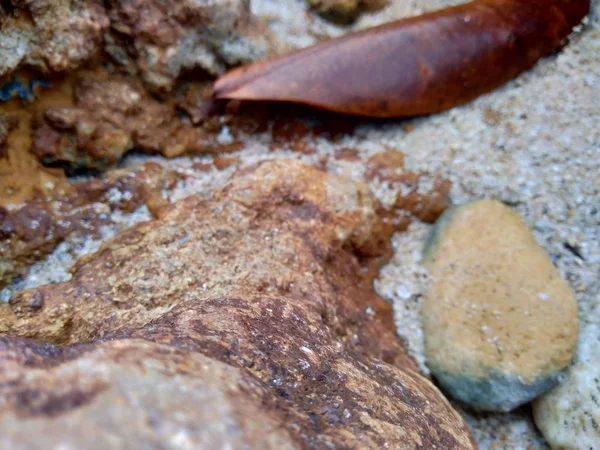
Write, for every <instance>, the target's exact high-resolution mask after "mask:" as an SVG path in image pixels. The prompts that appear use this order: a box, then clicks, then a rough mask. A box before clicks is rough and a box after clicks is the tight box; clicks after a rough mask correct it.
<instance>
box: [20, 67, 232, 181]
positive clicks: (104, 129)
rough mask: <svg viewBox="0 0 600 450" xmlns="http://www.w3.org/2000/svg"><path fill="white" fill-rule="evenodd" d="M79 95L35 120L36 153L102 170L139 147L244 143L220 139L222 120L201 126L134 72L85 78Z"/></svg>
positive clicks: (171, 153) (204, 149)
mask: <svg viewBox="0 0 600 450" xmlns="http://www.w3.org/2000/svg"><path fill="white" fill-rule="evenodd" d="M73 96H74V104H75V105H74V106H73V107H50V108H48V109H47V111H46V112H45V114H43V117H38V119H37V121H36V122H35V123H34V127H33V131H32V134H33V136H32V140H33V143H32V152H33V153H34V154H36V155H37V156H38V157H39V158H40V160H41V161H42V162H44V163H46V164H48V163H61V164H66V165H67V166H68V167H70V168H71V169H79V168H93V169H101V170H102V169H105V168H107V167H110V166H111V165H114V164H116V163H117V162H118V161H119V160H120V159H121V158H122V157H123V155H124V154H125V153H126V152H128V151H129V150H131V149H133V148H139V149H140V150H142V151H144V152H146V153H150V154H161V155H163V156H166V157H168V158H171V157H175V156H179V155H181V154H183V153H219V152H222V151H224V152H230V151H236V150H239V149H240V148H241V144H240V143H239V142H232V143H227V144H225V145H222V144H220V143H219V142H218V139H217V136H218V132H219V130H220V128H221V126H222V124H216V123H215V122H216V119H215V120H213V121H212V122H207V123H205V124H203V125H202V126H200V127H194V126H192V124H190V123H188V122H184V121H182V120H181V119H180V118H179V117H178V116H177V113H176V108H175V105H174V104H173V103H172V102H160V101H158V100H156V99H154V98H152V97H151V96H150V95H149V94H148V92H147V91H146V90H145V89H144V88H143V86H142V83H141V82H140V81H139V80H137V79H136V78H134V77H118V76H113V77H108V78H107V77H104V79H101V80H95V79H93V78H86V77H81V78H78V79H76V80H75V82H74V94H73Z"/></svg>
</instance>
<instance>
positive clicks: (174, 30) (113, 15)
mask: <svg viewBox="0 0 600 450" xmlns="http://www.w3.org/2000/svg"><path fill="white" fill-rule="evenodd" d="M249 4H250V3H249V2H248V1H247V0H208V1H202V2H197V1H193V0H177V1H172V2H164V1H160V0H110V1H106V2H102V1H98V0H83V1H74V0H58V1H50V0H33V1H23V0H12V1H11V0H9V1H5V2H2V5H1V6H0V77H1V76H4V75H8V74H10V73H12V72H14V71H15V70H17V69H19V68H21V67H25V66H27V67H33V68H35V69H38V70H41V71H43V72H62V71H72V70H73V69H76V68H78V67H80V66H82V65H83V64H84V63H85V62H87V61H89V60H91V59H93V58H94V57H95V56H97V55H99V54H100V53H101V52H102V50H104V51H105V52H106V54H108V55H110V56H111V57H112V60H113V62H115V63H117V64H118V65H119V66H121V67H122V68H123V69H124V70H125V71H127V72H128V73H129V74H137V73H139V74H140V75H141V77H142V79H143V80H144V82H145V83H146V85H147V86H148V87H149V88H150V89H152V90H165V91H169V90H171V88H172V87H173V84H174V82H175V80H176V79H177V78H178V77H179V75H180V74H182V73H183V72H186V71H190V70H193V69H202V70H204V71H206V72H208V73H210V74H212V75H219V74H221V73H223V72H224V71H225V70H226V68H227V67H228V66H232V65H237V64H241V63H246V62H251V61H255V60H258V59H262V58H265V57H267V56H269V55H271V54H272V53H275V52H277V51H283V50H284V49H283V48H281V49H279V47H278V45H277V44H276V43H275V42H274V41H273V40H272V39H271V38H270V31H269V30H268V28H267V27H266V26H265V25H264V24H262V22H259V21H258V20H257V19H256V18H254V17H253V16H252V15H251V13H250V9H249Z"/></svg>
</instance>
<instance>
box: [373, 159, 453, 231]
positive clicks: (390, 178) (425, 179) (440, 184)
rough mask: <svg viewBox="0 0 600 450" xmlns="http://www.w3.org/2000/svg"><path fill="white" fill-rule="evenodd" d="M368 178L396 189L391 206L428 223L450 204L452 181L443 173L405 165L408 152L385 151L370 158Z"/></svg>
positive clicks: (434, 219)
mask: <svg viewBox="0 0 600 450" xmlns="http://www.w3.org/2000/svg"><path fill="white" fill-rule="evenodd" d="M365 178H366V179H367V180H368V181H370V182H371V183H375V184H379V185H381V186H382V187H384V188H385V189H387V190H389V191H390V192H392V193H393V195H392V197H393V199H392V201H391V202H390V205H387V206H388V208H391V209H393V210H394V209H400V210H403V211H406V212H408V213H410V214H411V215H412V216H414V217H417V218H418V219H419V220H421V221H423V222H427V223H433V222H435V221H436V220H437V219H438V218H439V217H440V215H441V214H442V213H443V212H444V211H445V210H446V209H447V208H448V207H449V206H450V200H449V194H450V189H451V188H452V183H450V182H449V181H448V180H445V179H443V178H441V177H440V176H439V175H435V176H432V175H430V174H428V173H415V172H411V171H408V170H406V169H405V168H404V154H403V153H401V152H398V151H385V152H382V153H377V154H375V155H373V156H372V157H371V158H369V160H368V161H367V169H366V172H365Z"/></svg>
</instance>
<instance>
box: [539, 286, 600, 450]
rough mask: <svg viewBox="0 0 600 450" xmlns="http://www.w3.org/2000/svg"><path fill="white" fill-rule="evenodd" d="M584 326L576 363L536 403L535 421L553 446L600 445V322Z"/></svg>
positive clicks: (575, 449)
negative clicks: (559, 381)
mask: <svg viewBox="0 0 600 450" xmlns="http://www.w3.org/2000/svg"><path fill="white" fill-rule="evenodd" d="M599 296H600V294H599ZM599 300H600V298H599ZM581 328H582V330H581V337H580V339H579V345H578V348H577V356H576V358H575V363H574V364H573V366H572V367H571V368H570V369H569V371H568V372H567V375H566V377H565V378H564V380H562V381H561V383H560V384H558V385H556V386H555V387H554V388H553V389H552V390H550V391H549V392H547V393H546V394H544V395H543V396H542V397H540V398H539V399H538V400H536V401H535V402H534V404H533V417H534V420H535V423H536V425H537V426H538V428H539V429H540V431H541V432H542V434H543V435H544V437H545V438H546V440H547V441H548V443H549V444H550V446H551V447H552V448H553V449H563V450H579V449H596V448H600V362H599V361H600V323H586V324H582V327H581Z"/></svg>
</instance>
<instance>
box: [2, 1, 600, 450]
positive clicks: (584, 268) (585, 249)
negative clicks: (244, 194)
mask: <svg viewBox="0 0 600 450" xmlns="http://www.w3.org/2000/svg"><path fill="white" fill-rule="evenodd" d="M458 2H460V0H458V1H457V0H415V1H411V2H406V1H405V0H390V1H389V4H388V6H387V7H386V8H385V9H383V10H381V11H379V12H374V13H371V14H363V15H361V16H360V17H359V18H358V19H357V20H356V22H355V23H353V24H352V26H350V27H340V26H336V25H334V24H332V23H331V22H328V21H326V20H323V19H322V18H320V17H319V16H317V15H314V14H307V13H306V11H307V4H306V2H304V1H297V0H253V1H252V2H251V4H252V9H253V11H254V12H255V13H257V14H258V15H259V16H260V18H261V19H263V20H267V21H268V22H269V27H270V28H271V30H272V31H274V32H275V34H276V35H277V40H278V42H282V43H284V44H285V45H289V46H292V47H301V46H306V45H309V44H310V43H313V42H315V41H317V40H322V39H326V38H328V37H331V36H337V35H340V34H343V33H346V32H348V31H349V30H351V29H359V28H364V27H367V26H371V25H374V24H378V23H382V22H385V21H389V20H393V19H396V18H399V17H405V16H407V15H414V14H418V13H420V12H422V11H425V10H432V9H436V8H439V7H443V6H445V5H448V4H451V3H458ZM3 4H4V3H3ZM592 9H593V13H592V15H591V16H590V19H589V20H588V21H587V22H586V23H585V25H584V26H583V27H582V28H583V31H582V32H576V33H574V35H573V36H572V37H571V38H570V40H569V42H568V43H567V45H566V46H565V47H564V48H563V49H561V50H560V51H559V52H557V54H555V55H553V56H551V57H549V58H545V59H544V60H542V61H541V62H540V63H539V64H538V65H537V66H536V67H535V68H534V69H533V70H531V71H530V72H528V73H526V74H524V75H523V76H521V77H519V79H517V80H515V81H514V82H511V83H509V84H508V85H507V86H505V87H503V88H501V89H498V90H497V91H495V92H492V93H490V94H489V95H486V96H484V97H482V98H480V99H477V100H476V101H474V102H471V103H469V104H468V105H464V106H463V107H460V108H456V109H454V110H452V111H449V112H447V113H443V114H439V115H436V116H432V117H426V118H419V119H416V120H411V121H392V122H386V123H380V122H370V121H364V122H359V123H358V126H356V127H355V130H354V131H351V132H346V133H344V134H341V135H340V136H339V137H338V138H336V139H335V140H331V139H326V138H324V137H323V135H313V134H311V133H309V134H307V135H305V136H304V137H302V138H299V139H296V138H294V139H290V140H289V141H288V140H286V139H283V140H282V141H279V140H277V142H274V140H273V139H271V136H270V133H269V132H267V133H265V134H258V135H252V136H247V137H244V139H243V149H241V150H240V151H236V152H234V153H233V154H232V155H227V156H226V157H225V159H226V160H227V161H225V163H226V164H220V163H219V165H220V166H221V167H223V170H220V171H217V170H215V169H214V164H213V159H214V158H213V157H210V156H206V157H192V158H187V157H186V158H180V159H177V160H171V161H161V163H162V164H167V165H169V166H171V167H176V168H178V170H179V169H180V168H183V170H185V172H186V174H187V176H188V178H187V179H186V180H185V181H184V182H183V183H181V184H179V185H178V188H177V189H176V192H175V193H174V194H173V195H172V196H171V197H172V198H182V197H184V196H186V195H189V194H192V193H193V194H197V195H203V196H205V195H206V194H207V192H210V191H211V190H212V189H214V188H218V187H219V186H221V185H222V184H223V183H224V182H225V181H226V180H227V179H228V178H229V177H230V176H231V175H232V174H233V173H234V171H235V168H234V167H235V166H239V167H241V168H244V167H246V166H247V165H249V164H253V163H255V162H256V161H260V160H264V159H268V158H289V157H295V158H298V159H302V160H304V161H307V162H310V163H314V164H318V165H320V166H321V167H323V168H326V169H327V170H328V171H329V172H333V173H343V174H346V175H348V176H351V177H353V178H362V177H363V174H364V167H365V166H366V164H367V161H368V160H369V158H371V157H372V156H373V155H375V154H377V153H379V152H384V151H388V150H390V149H391V150H401V151H403V152H404V153H405V154H406V161H405V170H407V171H413V172H414V173H418V174H421V173H424V172H428V173H432V174H435V173H441V174H443V176H444V177H445V178H447V179H450V180H452V181H453V187H452V191H451V192H450V196H451V198H452V200H453V201H454V202H456V203H463V202H466V201H471V200H476V199H480V198H486V197H488V198H489V197H492V198H498V199H501V200H502V201H504V202H506V203H508V204H510V205H512V206H513V207H514V208H515V209H516V210H518V212H519V213H520V214H521V215H522V216H523V217H524V219H525V221H526V222H527V224H528V225H529V227H530V228H531V229H532V230H533V232H534V234H535V237H536V240H537V241H538V242H539V243H540V245H542V246H543V247H544V248H545V250H546V251H547V252H548V253H549V255H550V257H551V259H552V261H553V262H554V264H555V265H556V266H557V268H558V269H559V271H560V272H561V274H562V276H563V277H564V278H565V279H566V280H567V281H568V283H569V285H570V286H571V287H572V288H573V289H574V290H575V292H576V296H577V300H578V302H579V305H580V308H581V310H582V317H587V316H589V317H598V315H597V312H594V309H593V308H592V306H593V305H594V304H597V303H598V297H597V292H598V291H597V289H596V290H595V291H593V289H592V288H591V287H590V286H591V284H592V283H593V281H594V280H597V279H598V273H599V272H598V271H599V270H600V260H599V257H598V255H600V251H599V243H600V236H599V234H598V233H599V231H600V227H598V216H597V214H596V212H597V211H596V209H597V208H596V207H595V205H596V204H598V202H597V201H596V200H597V199H598V198H600V197H599V196H600V186H599V185H598V183H595V181H596V180H595V179H594V178H593V177H591V178H590V174H591V173H595V172H597V171H598V170H599V168H598V162H599V161H600V159H599V158H597V157H596V155H597V154H598V150H599V148H598V142H600V141H599V140H598V138H599V135H598V131H599V130H598V127H597V123H598V120H599V116H598V112H599V111H600V106H599V105H600V97H599V96H598V94H599V93H600V90H599V89H598V88H597V84H598V80H600V71H599V69H600V63H599V59H598V58H599V55H600V47H599V43H600V39H599V38H600V34H599V32H598V25H600V22H599V20H600V16H599V15H598V11H599V8H598V2H597V1H596V0H592ZM594 27H596V28H594ZM57 104H60V103H57ZM3 106H4V105H3ZM190 111H193V112H194V113H195V114H196V116H195V117H196V119H195V120H198V117H201V116H202V114H203V111H202V110H201V108H200V109H199V108H196V107H194V104H193V103H192V104H191V105H190ZM223 117H225V118H226V117H227V116H223ZM332 127H333V121H332V123H331V124H328V125H327V127H326V128H327V129H329V128H332ZM292 128H293V129H300V128H302V127H295V126H294V127H292ZM220 130H221V133H222V136H223V137H224V138H225V139H226V140H227V139H228V137H229V136H230V133H229V132H230V131H234V129H232V128H229V127H228V124H227V123H225V124H224V125H223V127H222V128H220ZM284 134H285V133H284ZM300 134H302V133H300ZM234 138H235V139H236V140H237V139H238V138H237V137H236V136H235V135H234ZM344 149H349V150H344ZM338 155H339V156H340V158H338ZM145 158H146V157H138V156H130V157H128V158H127V160H126V161H125V164H127V165H129V166H132V165H134V164H138V163H139V162H140V160H144V159H145ZM151 159H157V158H151ZM231 161H235V164H231V165H228V166H227V164H229V162H231ZM225 166H227V167H225ZM4 173H5V172H2V176H3V177H4V176H5V175H4ZM18 173H19V176H20V177H21V178H24V175H25V174H27V173H28V172H27V171H24V172H23V171H19V172H18ZM48 174H49V172H48V171H47V170H45V171H44V179H48ZM52 180H54V178H52ZM430 180H431V178H429V177H422V178H421V182H420V183H419V185H418V186H415V188H416V189H417V191H418V192H421V191H427V189H428V187H430V186H431V184H430ZM369 185H370V186H371V188H372V189H373V190H374V193H375V194H376V195H377V196H378V198H380V199H382V200H386V199H389V202H390V203H393V202H394V201H395V200H394V197H393V195H395V193H396V192H395V190H396V189H395V188H394V189H389V186H388V185H387V184H385V183H378V181H377V180H374V181H371V182H369ZM399 189H400V190H401V191H403V192H404V191H406V189H407V188H406V187H400V188H399ZM0 199H2V200H4V199H5V197H3V196H0ZM118 216H119V214H118V213H117V212H115V213H113V214H111V219H113V220H114V219H115V218H117V217H118ZM134 216H137V215H134ZM137 217H139V216H137ZM395 220H404V218H400V217H398V218H396V219H395ZM413 225H414V226H411V228H409V229H408V230H407V231H406V232H404V233H402V234H398V235H397V236H396V237H395V238H394V246H395V247H394V248H395V256H394V259H393V260H392V262H391V263H390V264H389V265H388V266H387V267H386V268H385V270H384V271H383V272H382V276H381V278H380V280H379V281H378V283H377V286H378V287H377V289H378V292H380V293H381V294H382V295H384V296H385V298H386V299H387V300H389V301H390V302H393V303H394V310H395V318H396V323H397V324H398V332H399V334H400V335H401V336H402V337H403V338H405V339H406V340H407V342H408V343H409V344H410V349H411V354H412V355H414V356H415V357H417V358H418V359H419V361H421V362H423V360H424V357H423V354H422V348H423V347H422V327H421V324H420V321H419V320H418V318H419V314H420V302H421V299H422V295H423V293H424V291H423V289H422V287H423V285H424V283H423V278H425V276H426V275H425V274H426V271H425V270H424V268H423V267H422V266H421V265H420V263H419V258H420V252H421V248H422V244H423V239H425V237H424V236H425V235H426V234H427V233H428V231H429V229H430V226H428V225H425V224H413ZM90 243H92V244H90ZM96 245H98V241H97V240H93V239H85V240H82V241H76V242H75V243H73V242H71V241H65V242H64V243H63V244H62V245H60V246H59V247H58V248H57V249H56V250H55V251H54V252H53V253H52V254H51V255H50V257H49V258H48V259H47V260H45V261H42V262H40V263H38V264H36V265H35V267H33V268H32V270H31V271H30V274H29V275H28V276H26V277H24V278H23V280H22V281H19V282H18V283H17V284H15V285H14V288H15V289H16V290H20V289H22V288H23V287H28V286H35V285H39V284H43V283H44V282H55V281H64V280H68V279H69V276H70V275H69V270H70V268H71V265H72V258H70V257H68V258H67V257H65V255H68V254H70V253H69V252H70V251H71V250H72V249H75V250H76V253H79V250H80V249H84V250H85V251H87V252H89V251H93V250H94V249H95V246H96ZM416 249H418V251H417V250H416ZM5 292H6V291H4V292H0V295H2V294H4V293H5ZM4 298H8V297H4ZM582 329H583V330H585V326H583V328H582ZM421 367H422V370H424V371H427V367H426V366H425V365H424V364H421ZM560 386H562V385H559V386H557V387H556V388H555V389H559V388H560ZM552 392H554V390H552V391H550V392H549V393H548V394H546V395H551V394H552ZM457 410H458V411H459V412H460V413H461V415H463V416H464V417H465V418H466V420H467V422H468V424H469V426H470V427H471V429H472V430H473V434H474V436H475V438H476V440H477V443H478V445H479V447H480V448H481V449H482V450H487V449H497V448H514V449H523V450H525V449H527V450H531V449H536V450H540V449H544V450H546V449H548V446H547V444H546V443H545V442H544V439H543V438H542V436H541V435H540V434H539V432H538V431H537V430H536V428H535V427H534V425H533V422H532V418H531V413H530V410H529V408H520V409H519V410H517V411H514V412H511V413H507V414H474V413H472V412H470V411H465V410H463V409H461V408H459V407H458V408H457ZM565 417H566V419H567V420H570V417H576V416H571V415H568V414H567V415H566V416H565ZM554 423H558V422H554ZM549 436H551V435H549ZM550 439H551V438H550ZM182 445H183V444H182Z"/></svg>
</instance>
